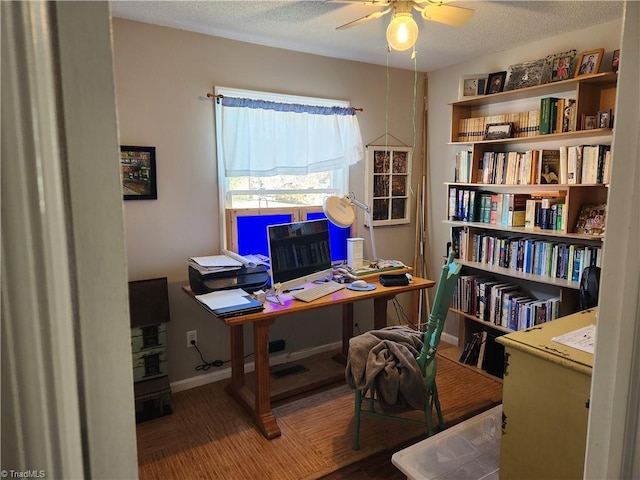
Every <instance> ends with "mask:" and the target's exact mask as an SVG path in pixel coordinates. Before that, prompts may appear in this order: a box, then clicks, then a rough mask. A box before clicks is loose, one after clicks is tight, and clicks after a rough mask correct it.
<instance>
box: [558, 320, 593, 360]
mask: <svg viewBox="0 0 640 480" xmlns="http://www.w3.org/2000/svg"><path fill="white" fill-rule="evenodd" d="M551 341H552V342H556V343H561V344H562V345H566V346H568V347H573V348H577V349H578V350H582V351H583V352H587V353H591V354H593V352H594V350H595V346H596V326H595V325H588V326H586V327H583V328H579V329H578V330H574V331H572V332H567V333H565V334H564V335H559V336H557V337H553V338H552V339H551Z"/></svg>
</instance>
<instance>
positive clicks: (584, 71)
mask: <svg viewBox="0 0 640 480" xmlns="http://www.w3.org/2000/svg"><path fill="white" fill-rule="evenodd" d="M603 55H604V48H597V49H595V50H588V51H586V52H583V53H582V54H581V55H580V59H579V60H578V63H577V65H576V75H575V76H576V77H581V76H583V75H593V74H594V73H598V70H600V62H602V56H603Z"/></svg>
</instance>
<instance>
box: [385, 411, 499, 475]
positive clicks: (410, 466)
mask: <svg viewBox="0 0 640 480" xmlns="http://www.w3.org/2000/svg"><path fill="white" fill-rule="evenodd" d="M501 434H502V405H498V406H497V407H494V408H492V409H491V410H487V411H486V412H484V413H481V414H480V415H476V416H475V417H473V418H470V419H468V420H465V421H464V422H462V423H459V424H458V425H455V426H453V427H451V428H448V429H447V430H445V431H444V432H440V433H438V434H436V435H434V436H433V437H430V438H427V439H426V440H423V441H421V442H419V443H416V444H415V445H411V446H410V447H408V448H405V449H404V450H400V451H399V452H396V453H394V454H393V456H392V457H391V461H392V462H393V464H394V465H395V466H396V467H398V469H400V471H401V472H402V473H404V474H405V475H406V476H407V478H409V479H410V480H427V479H428V480H435V479H456V480H467V479H468V480H472V479H473V480H480V479H482V480H489V479H491V480H493V479H495V480H497V479H498V473H499V470H500V436H501Z"/></svg>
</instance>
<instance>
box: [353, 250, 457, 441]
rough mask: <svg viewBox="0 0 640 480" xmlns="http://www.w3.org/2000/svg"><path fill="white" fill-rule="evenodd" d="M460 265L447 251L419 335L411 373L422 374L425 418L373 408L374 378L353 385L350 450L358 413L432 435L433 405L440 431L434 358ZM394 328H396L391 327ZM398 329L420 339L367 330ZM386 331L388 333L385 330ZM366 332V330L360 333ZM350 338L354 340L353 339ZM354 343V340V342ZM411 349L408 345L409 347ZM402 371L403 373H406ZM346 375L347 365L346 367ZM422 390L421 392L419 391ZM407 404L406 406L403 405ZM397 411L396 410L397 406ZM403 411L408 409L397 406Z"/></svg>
mask: <svg viewBox="0 0 640 480" xmlns="http://www.w3.org/2000/svg"><path fill="white" fill-rule="evenodd" d="M460 268H461V266H460V265H459V264H457V263H455V262H454V256H453V252H451V253H450V254H449V258H448V259H447V262H446V263H445V265H444V266H443V267H442V272H441V274H440V279H439V281H438V285H437V290H436V294H435V299H434V303H433V308H432V310H431V314H430V316H429V321H428V323H427V327H426V331H425V332H424V333H423V334H422V346H421V348H420V351H419V354H418V355H417V357H416V358H415V360H416V362H417V368H414V369H413V370H412V372H413V375H421V376H422V384H423V385H424V393H425V395H424V405H423V406H422V410H424V421H421V420H415V419H411V418H406V417H399V416H397V411H392V410H393V409H390V408H389V405H385V408H384V409H382V408H380V405H378V407H377V408H376V404H380V403H381V402H380V400H381V398H380V392H379V391H378V390H377V387H376V385H377V384H376V382H375V381H374V382H373V383H372V385H371V386H369V387H368V388H365V389H363V390H361V389H359V388H355V418H354V431H353V449H354V450H358V449H359V448H360V442H359V436H360V416H361V415H373V416H378V417H386V418H392V419H396V420H400V421H404V422H410V423H419V424H422V425H426V427H427V432H428V434H429V436H431V435H433V433H434V430H433V422H432V418H431V417H432V412H433V409H434V408H435V411H436V413H437V415H438V428H439V429H440V430H442V429H443V427H444V422H443V419H442V411H441V409H440V401H439V400H438V389H437V387H436V371H437V358H436V351H437V349H438V344H439V343H440V336H441V334H442V329H443V327H444V322H445V319H446V318H447V312H448V310H449V306H450V303H451V298H452V296H453V292H454V289H455V287H456V282H457V279H458V276H459V275H460ZM394 329H395V330H394ZM401 329H405V332H404V333H406V334H407V335H413V337H414V338H415V337H417V338H418V339H420V335H419V333H418V334H416V331H415V330H413V329H411V328H409V327H388V328H387V329H383V330H379V331H372V332H368V333H373V334H374V335H375V334H376V332H377V333H380V334H387V333H390V334H392V335H395V334H397V333H398V332H400V333H402V331H401ZM385 330H387V332H384V331H385ZM363 335H367V333H365V334H363ZM352 340H353V339H352ZM356 343H357V342H356ZM354 345H355V344H354V343H350V356H351V353H352V352H351V348H352V347H354ZM410 350H412V349H411V347H410ZM406 372H407V371H406V370H405V375H406ZM347 375H349V367H348V368H347ZM412 380H413V381H419V379H416V378H414V379H412ZM347 381H348V383H350V384H351V385H352V386H353V384H352V382H349V377H348V376H347ZM421 393H422V392H421ZM405 407H406V405H405ZM408 409H409V410H412V409H416V407H409V408H408ZM396 410H397V409H396ZM400 410H404V411H406V410H407V408H404V409H400Z"/></svg>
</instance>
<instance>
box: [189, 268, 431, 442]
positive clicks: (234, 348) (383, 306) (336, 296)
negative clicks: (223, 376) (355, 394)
mask: <svg viewBox="0 0 640 480" xmlns="http://www.w3.org/2000/svg"><path fill="white" fill-rule="evenodd" d="M369 283H373V284H374V285H375V286H376V289H375V290H371V291H368V292H356V291H353V290H349V289H347V288H344V289H342V290H339V291H338V292H336V293H333V294H331V295H327V296H324V297H322V298H319V299H318V300H314V301H313V302H309V303H305V302H301V301H299V300H295V299H293V297H292V296H291V295H289V294H284V295H281V296H280V298H281V299H282V301H283V303H284V305H283V306H281V305H275V304H272V303H270V302H266V303H265V309H264V310H263V311H262V312H259V313H251V314H248V315H241V316H238V317H230V318H221V319H220V320H221V321H223V322H224V323H225V324H227V325H228V326H229V328H230V337H231V382H230V383H229V385H228V386H227V392H228V393H229V394H230V395H231V396H232V397H234V398H235V399H236V400H237V401H238V402H239V403H240V404H241V405H243V407H244V408H245V409H247V411H249V413H250V414H251V415H252V416H253V417H254V420H255V422H256V424H257V426H258V428H259V429H260V431H261V432H262V434H263V435H264V436H265V437H266V438H268V439H272V438H275V437H278V436H280V428H279V427H278V423H277V422H276V419H275V417H274V415H273V411H272V410H271V399H272V394H271V378H270V375H269V327H270V326H271V324H273V323H274V322H275V321H276V319H278V318H279V317H281V316H283V315H291V314H294V313H301V312H305V311H310V310H315V309H318V308H324V307H328V306H332V305H342V349H341V352H340V355H339V356H340V357H341V359H342V361H345V360H346V357H347V353H348V351H349V339H350V338H351V337H352V336H353V304H354V303H355V302H359V301H362V300H373V305H374V321H373V323H374V328H375V329H380V328H383V327H385V326H386V325H387V302H388V301H389V300H391V299H393V298H394V297H395V296H396V295H398V294H399V293H405V292H417V291H419V290H422V289H425V288H431V287H433V286H434V285H435V282H434V281H433V280H427V279H424V278H418V277H413V282H412V283H410V284H409V285H406V286H402V287H383V286H381V285H380V283H379V282H378V281H377V280H369ZM182 289H183V290H184V291H185V292H186V293H187V294H188V295H190V296H191V297H195V295H194V294H193V292H192V291H191V288H189V286H186V285H185V286H184V287H182ZM249 323H250V324H252V325H253V348H254V361H255V375H256V380H255V392H252V391H251V390H250V389H249V388H248V387H247V382H246V375H245V371H244V342H243V327H244V325H245V324H249ZM330 381H331V382H332V381H335V379H331V380H330ZM327 383H328V382H327ZM318 386H319V384H318V382H316V383H314V384H313V385H312V387H311V388H317V387H318ZM301 391H303V390H301V388H300V387H299V386H298V387H297V388H296V389H295V391H293V392H292V394H297V393H300V392H301ZM286 397H287V395H285V394H283V393H279V394H278V399H281V398H286Z"/></svg>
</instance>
